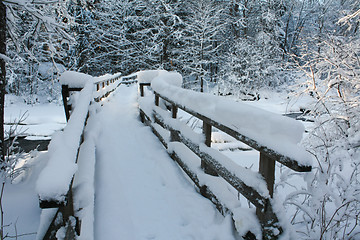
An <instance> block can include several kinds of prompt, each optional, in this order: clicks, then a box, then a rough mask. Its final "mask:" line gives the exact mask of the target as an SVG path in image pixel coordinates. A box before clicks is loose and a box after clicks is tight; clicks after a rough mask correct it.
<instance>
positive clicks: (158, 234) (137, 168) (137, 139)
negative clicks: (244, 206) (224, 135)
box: [94, 86, 234, 240]
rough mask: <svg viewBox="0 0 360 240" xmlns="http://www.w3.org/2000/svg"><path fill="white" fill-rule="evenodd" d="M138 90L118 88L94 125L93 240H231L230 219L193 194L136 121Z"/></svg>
mask: <svg viewBox="0 0 360 240" xmlns="http://www.w3.org/2000/svg"><path fill="white" fill-rule="evenodd" d="M136 88H137V86H131V87H126V86H121V87H120V88H119V89H118V90H117V91H116V92H114V96H113V97H111V99H110V101H109V102H107V103H105V104H104V106H103V107H102V108H101V109H100V111H99V112H98V113H97V115H96V116H95V118H96V119H94V122H96V123H97V127H94V130H95V129H96V128H97V129H98V130H97V131H99V136H98V137H97V139H96V143H95V144H96V161H97V162H96V174H95V193H96V194H95V239H98V240H100V239H131V240H136V239H156V240H162V239H163V240H169V239H172V240H175V239H179V240H180V239H181V240H185V239H197V240H200V239H204V240H212V239H219V240H220V239H221V240H226V239H234V236H233V233H232V232H233V227H232V224H231V217H230V216H228V217H226V218H224V217H222V216H221V215H220V214H219V213H218V211H217V210H216V209H215V207H214V206H213V205H212V203H211V202H210V201H208V200H207V199H205V198H203V197H202V196H201V195H200V194H198V193H197V192H196V191H195V189H194V187H193V186H192V184H191V183H190V182H188V180H186V178H185V177H184V176H183V173H182V172H181V171H180V169H179V167H178V166H177V165H176V164H175V163H174V162H173V160H172V159H171V158H170V157H169V156H168V154H167V153H166V151H165V149H164V148H163V147H162V145H161V144H160V142H159V141H158V139H157V138H156V137H155V136H154V135H153V134H152V132H151V130H150V128H149V127H145V126H144V125H143V124H142V123H141V122H140V121H139V120H138V108H137V103H136V94H137V89H136ZM99 129H101V130H99Z"/></svg>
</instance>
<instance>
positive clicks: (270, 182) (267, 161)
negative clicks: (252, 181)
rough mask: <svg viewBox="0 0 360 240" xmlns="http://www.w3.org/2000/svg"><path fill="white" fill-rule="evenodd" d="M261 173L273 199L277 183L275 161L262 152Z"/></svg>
mask: <svg viewBox="0 0 360 240" xmlns="http://www.w3.org/2000/svg"><path fill="white" fill-rule="evenodd" d="M259 173H260V174H261V175H262V176H263V177H264V179H265V181H266V185H267V188H268V190H269V194H270V196H271V197H273V194H274V182H275V160H274V159H272V158H269V157H268V156H267V155H265V154H264V153H262V152H260V160H259Z"/></svg>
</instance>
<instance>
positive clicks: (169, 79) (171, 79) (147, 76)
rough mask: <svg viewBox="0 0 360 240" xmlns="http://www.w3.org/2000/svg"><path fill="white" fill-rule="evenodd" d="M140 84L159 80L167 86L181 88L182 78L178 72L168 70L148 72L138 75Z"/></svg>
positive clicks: (141, 72)
mask: <svg viewBox="0 0 360 240" xmlns="http://www.w3.org/2000/svg"><path fill="white" fill-rule="evenodd" d="M137 79H138V82H139V83H151V82H152V81H153V80H154V79H158V80H160V81H162V82H166V83H167V84H170V85H173V86H177V87H181V85H182V81H183V79H182V76H181V74H179V73H178V72H168V71H166V70H147V71H140V72H138V73H137Z"/></svg>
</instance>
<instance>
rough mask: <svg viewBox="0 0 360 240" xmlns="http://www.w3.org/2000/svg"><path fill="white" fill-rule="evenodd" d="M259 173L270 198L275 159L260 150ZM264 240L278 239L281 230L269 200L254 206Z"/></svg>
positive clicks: (273, 179)
mask: <svg viewBox="0 0 360 240" xmlns="http://www.w3.org/2000/svg"><path fill="white" fill-rule="evenodd" d="M259 173H260V174H261V175H262V176H263V177H264V179H265V182H266V185H267V188H268V190H269V194H270V196H271V198H272V197H273V195H274V182H275V160H274V159H273V158H270V157H268V156H267V155H266V154H264V153H262V152H260V160H259ZM256 216H257V217H258V219H259V221H260V224H261V228H262V232H263V239H264V240H272V239H278V237H279V235H280V234H281V233H282V232H283V230H282V228H281V226H280V223H279V220H278V218H277V216H276V214H275V213H274V212H273V209H272V205H271V202H270V200H268V202H267V204H266V205H265V207H264V208H256Z"/></svg>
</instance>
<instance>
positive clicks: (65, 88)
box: [61, 85, 71, 121]
mask: <svg viewBox="0 0 360 240" xmlns="http://www.w3.org/2000/svg"><path fill="white" fill-rule="evenodd" d="M61 95H62V99H63V104H64V110H65V116H66V121H69V118H70V110H71V109H70V106H69V105H68V97H69V96H70V94H69V86H68V85H61Z"/></svg>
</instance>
